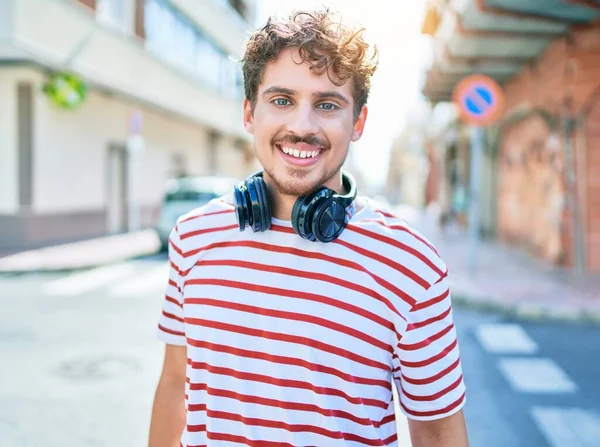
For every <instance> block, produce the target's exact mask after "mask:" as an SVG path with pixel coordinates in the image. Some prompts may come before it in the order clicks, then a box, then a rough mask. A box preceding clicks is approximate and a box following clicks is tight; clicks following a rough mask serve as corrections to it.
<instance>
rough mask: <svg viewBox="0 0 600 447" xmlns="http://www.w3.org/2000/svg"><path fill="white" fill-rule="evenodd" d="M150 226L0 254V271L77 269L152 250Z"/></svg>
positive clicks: (156, 244) (154, 244)
mask: <svg viewBox="0 0 600 447" xmlns="http://www.w3.org/2000/svg"><path fill="white" fill-rule="evenodd" d="M159 247H160V242H159V240H158V237H157V235H156V233H155V232H154V230H142V231H136V232H132V233H124V234H118V235H114V236H106V237H100V238H95V239H89V240H84V241H80V242H72V243H67V244H61V245H56V246H52V247H47V248H40V249H37V250H28V251H24V252H21V253H15V254H11V255H8V256H4V257H0V272H5V273H6V272H10V273H15V272H40V271H59V270H77V269H84V268H90V267H97V266H100V265H105V264H112V263H115V262H120V261H124V260H127V259H131V258H135V257H138V256H144V255H149V254H152V253H156V252H157V251H158V250H159Z"/></svg>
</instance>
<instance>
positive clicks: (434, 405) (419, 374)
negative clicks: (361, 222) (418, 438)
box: [394, 274, 466, 421]
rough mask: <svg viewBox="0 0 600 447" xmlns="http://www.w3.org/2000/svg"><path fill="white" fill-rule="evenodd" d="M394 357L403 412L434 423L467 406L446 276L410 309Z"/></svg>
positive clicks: (395, 376)
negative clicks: (435, 420)
mask: <svg viewBox="0 0 600 447" xmlns="http://www.w3.org/2000/svg"><path fill="white" fill-rule="evenodd" d="M407 320H408V325H407V328H406V331H405V333H404V334H403V335H402V338H401V340H400V343H399V344H398V348H397V350H396V355H395V356H394V363H395V364H394V366H395V369H394V381H395V383H396V386H397V388H398V393H399V396H400V407H401V409H402V411H403V413H404V414H405V415H406V416H407V417H408V418H409V419H414V420H422V421H426V420H434V419H441V418H443V417H447V416H450V415H452V414H454V413H456V412H458V411H459V410H460V409H461V408H462V407H463V405H464V404H465V400H466V396H465V383H464V380H463V375H462V366H461V361H460V352H459V346H458V339H457V335H456V329H455V327H454V321H453V317H452V306H451V297H450V289H449V285H448V277H447V274H445V275H444V276H442V277H441V278H440V279H439V280H438V281H437V282H436V283H435V284H433V285H431V286H430V287H429V288H428V289H427V290H426V291H425V293H424V295H423V297H422V298H421V299H419V300H418V301H417V303H416V304H415V305H414V306H413V307H412V309H411V311H410V313H409V315H408V318H407Z"/></svg>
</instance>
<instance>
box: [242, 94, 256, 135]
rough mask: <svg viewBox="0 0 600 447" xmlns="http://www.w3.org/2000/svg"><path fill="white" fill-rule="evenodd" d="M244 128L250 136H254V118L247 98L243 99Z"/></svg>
mask: <svg viewBox="0 0 600 447" xmlns="http://www.w3.org/2000/svg"><path fill="white" fill-rule="evenodd" d="M244 127H245V128H246V131H247V132H248V133H249V134H250V135H254V116H253V111H252V104H250V101H249V100H248V98H244Z"/></svg>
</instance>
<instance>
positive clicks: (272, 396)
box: [158, 197, 465, 447]
mask: <svg viewBox="0 0 600 447" xmlns="http://www.w3.org/2000/svg"><path fill="white" fill-rule="evenodd" d="M367 203H368V204H367V205H366V206H363V207H362V208H359V209H358V210H357V211H356V212H355V213H354V214H353V215H352V217H351V218H350V222H349V224H348V228H347V229H346V230H345V231H344V233H343V234H342V236H341V237H340V238H339V239H337V240H336V241H334V242H333V243H330V244H320V243H313V242H309V241H306V240H303V239H302V238H300V237H299V236H298V235H296V234H295V233H294V230H293V229H292V226H291V223H290V222H285V221H280V220H276V219H274V221H273V224H272V228H271V230H270V231H267V232H264V233H253V232H252V231H250V230H246V231H244V232H240V231H239V230H238V227H237V224H236V221H235V214H234V210H233V206H232V204H231V197H226V198H223V199H222V200H214V201H212V202H211V203H209V204H208V205H206V206H204V207H202V208H199V209H197V210H195V211H193V212H192V213H190V214H188V215H185V216H182V218H180V219H179V221H178V224H177V226H176V228H175V229H174V230H173V232H172V234H171V238H170V250H169V260H170V266H171V268H170V278H169V283H168V285H167V290H166V298H165V300H164V305H163V312H162V314H161V316H160V321H159V330H158V336H159V338H160V339H161V340H163V341H165V342H166V343H171V344H176V345H187V352H188V365H187V384H186V393H187V396H186V405H187V426H186V429H185V430H184V433H183V434H182V438H181V445H182V446H185V447H193V446H201V445H207V446H208V445H232V446H233V445H264V446H298V445H314V446H323V445H327V446H330V445H331V446H335V445H340V446H348V445H350V446H359V445H360V446H364V445H373V446H381V445H390V446H395V445H397V436H396V424H395V416H394V407H393V402H392V390H391V382H392V381H395V383H396V386H397V387H398V389H399V395H400V399H401V402H400V406H401V408H402V410H403V411H404V412H405V414H406V415H407V416H408V417H409V418H413V419H419V420H428V419H436V418H440V417H444V416H448V415H450V414H452V413H454V412H456V411H458V410H459V409H460V408H461V407H462V405H463V404H464V400H465V398H464V393H465V386H464V382H463V378H462V371H461V365H460V358H459V348H458V343H457V339H456V330H455V328H454V324H453V321H452V308H451V303H450V293H449V290H448V279H447V270H446V266H445V264H444V262H443V261H442V260H441V259H440V257H439V255H438V254H437V252H436V251H435V248H434V247H432V245H431V244H430V243H429V242H428V241H427V240H426V239H425V238H424V237H423V236H422V235H420V234H419V233H418V232H416V231H415V230H413V229H412V228H410V227H408V226H407V225H406V223H404V222H403V221H401V220H400V219H397V218H395V217H394V216H393V215H392V214H390V213H387V212H382V211H378V210H377V208H376V207H374V206H373V205H372V204H371V203H369V202H367Z"/></svg>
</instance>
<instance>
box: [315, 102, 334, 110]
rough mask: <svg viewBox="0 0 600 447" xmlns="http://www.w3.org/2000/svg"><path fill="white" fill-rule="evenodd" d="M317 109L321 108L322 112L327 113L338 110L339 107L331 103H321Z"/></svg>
mask: <svg viewBox="0 0 600 447" xmlns="http://www.w3.org/2000/svg"><path fill="white" fill-rule="evenodd" d="M317 107H321V109H322V110H327V111H328V112H331V111H333V110H337V109H339V107H338V106H337V105H335V104H333V103H331V102H323V103H321V104H319V105H318V106H317Z"/></svg>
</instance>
